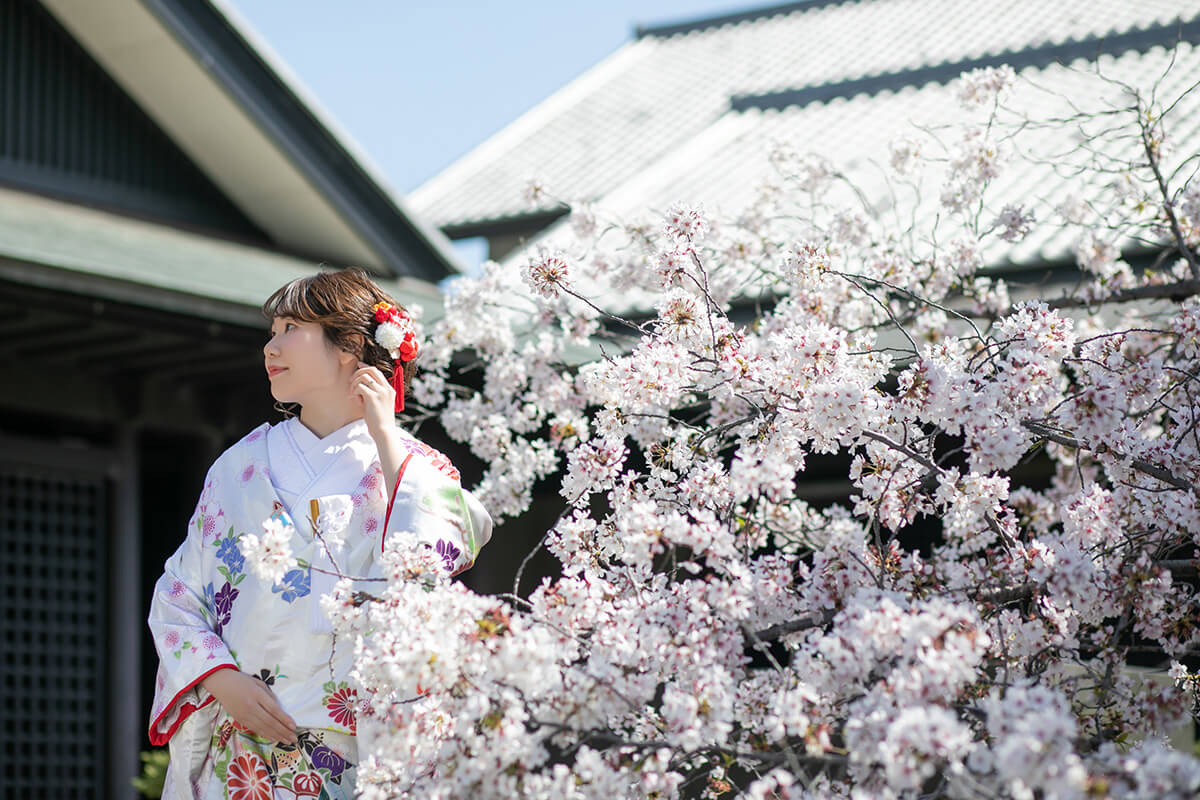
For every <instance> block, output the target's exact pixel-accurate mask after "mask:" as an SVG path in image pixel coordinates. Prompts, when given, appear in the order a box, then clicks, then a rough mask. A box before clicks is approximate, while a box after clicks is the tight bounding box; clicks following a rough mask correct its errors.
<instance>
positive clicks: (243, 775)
mask: <svg viewBox="0 0 1200 800" xmlns="http://www.w3.org/2000/svg"><path fill="white" fill-rule="evenodd" d="M225 786H226V787H227V788H228V789H229V797H230V800H271V776H270V774H269V773H268V772H267V765H266V764H265V763H263V760H262V759H261V758H259V757H258V756H256V755H251V754H249V753H247V754H245V755H240V756H238V757H237V758H235V759H234V760H233V761H231V762H230V764H229V771H228V772H227V773H226V775H225Z"/></svg>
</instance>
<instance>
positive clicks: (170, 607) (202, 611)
mask: <svg viewBox="0 0 1200 800" xmlns="http://www.w3.org/2000/svg"><path fill="white" fill-rule="evenodd" d="M211 475H212V473H211V472H210V477H209V479H208V481H206V484H205V492H204V494H203V495H202V496H201V500H200V504H199V505H198V506H197V508H196V513H195V514H194V515H193V516H192V520H191V522H190V523H189V524H188V535H187V539H185V540H184V542H183V544H182V545H181V546H180V547H179V549H178V550H176V551H175V553H174V555H172V556H171V557H170V558H169V559H167V562H166V564H165V566H164V570H163V575H162V577H161V578H159V579H158V582H157V583H156V584H155V586H154V595H153V597H152V599H151V601H150V618H149V620H148V622H149V625H150V632H151V635H152V636H153V638H154V647H155V649H156V650H157V651H158V677H157V680H156V681H155V691H154V704H153V706H152V707H151V712H150V732H149V733H150V741H151V743H153V744H154V745H156V746H161V745H164V744H166V743H167V742H168V741H170V739H171V737H172V735H174V733H175V731H176V730H178V728H179V726H180V725H182V724H183V723H184V722H185V721H186V720H187V718H188V717H190V716H191V715H192V714H193V713H194V712H196V711H198V710H199V709H201V708H204V707H205V706H207V705H209V704H210V703H212V702H213V701H214V700H215V699H216V698H214V697H213V696H212V695H211V694H209V693H208V692H207V691H206V690H205V689H204V688H203V687H201V686H200V682H201V681H203V680H204V679H205V678H207V677H208V676H209V675H211V674H212V673H214V672H216V671H217V670H220V669H226V668H233V669H237V663H236V662H235V661H234V659H233V656H232V655H231V654H230V652H229V649H228V647H226V645H225V642H224V640H223V639H222V638H221V636H220V633H221V618H220V617H219V616H217V612H218V610H219V608H220V603H221V597H220V592H214V591H213V583H212V580H213V578H212V575H213V573H214V572H216V569H215V565H214V564H213V563H211V562H213V561H215V558H214V556H213V555H210V554H209V553H207V552H205V551H206V550H214V551H215V550H216V547H205V540H206V538H213V537H214V536H219V534H214V533H213V532H214V531H215V530H216V526H217V525H218V524H221V523H223V522H224V515H223V513H222V512H221V511H220V510H219V505H218V504H217V503H216V502H215V500H214V498H213V497H212V489H213V479H212V477H211ZM206 533H208V534H209V537H206ZM218 541H219V540H218ZM228 590H229V587H222V591H226V592H227V591H228Z"/></svg>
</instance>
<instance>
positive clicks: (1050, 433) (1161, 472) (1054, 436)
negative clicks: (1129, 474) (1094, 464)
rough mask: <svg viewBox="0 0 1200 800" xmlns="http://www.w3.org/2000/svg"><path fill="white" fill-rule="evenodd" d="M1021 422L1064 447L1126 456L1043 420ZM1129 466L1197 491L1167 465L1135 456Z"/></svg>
mask: <svg viewBox="0 0 1200 800" xmlns="http://www.w3.org/2000/svg"><path fill="white" fill-rule="evenodd" d="M1021 424H1022V425H1023V426H1024V427H1025V428H1026V429H1027V430H1028V431H1030V432H1031V433H1033V434H1034V435H1035V436H1040V437H1041V438H1043V439H1048V440H1050V441H1052V442H1056V443H1058V444H1061V445H1063V446H1064V447H1073V448H1075V449H1076V450H1088V451H1090V452H1093V453H1108V454H1109V455H1112V456H1113V457H1115V458H1118V459H1124V458H1125V456H1124V455H1122V454H1121V453H1118V452H1117V451H1116V450H1111V449H1109V448H1107V447H1104V446H1103V445H1101V446H1100V447H1093V446H1091V445H1089V444H1088V443H1087V442H1082V441H1080V440H1079V439H1076V438H1074V437H1072V436H1067V435H1066V434H1062V433H1057V432H1056V431H1054V430H1052V429H1051V428H1050V427H1049V426H1047V425H1045V424H1043V423H1041V422H1037V421H1035V420H1031V419H1027V420H1024V421H1023V422H1022V423H1021ZM1129 466H1131V467H1133V468H1134V469H1135V470H1137V471H1138V472H1141V473H1142V474H1144V475H1149V476H1150V477H1151V478H1157V479H1158V480H1160V481H1162V482H1163V483H1166V484H1170V485H1171V486H1174V487H1175V488H1176V489H1182V490H1183V491H1185V492H1195V491H1196V487H1195V486H1193V485H1192V484H1191V483H1190V482H1188V481H1186V480H1184V479H1183V478H1180V477H1179V476H1177V475H1175V473H1173V472H1171V470H1169V469H1167V468H1166V467H1160V466H1158V465H1157V464H1151V463H1150V462H1149V461H1143V460H1141V459H1140V458H1135V459H1132V460H1130V462H1129Z"/></svg>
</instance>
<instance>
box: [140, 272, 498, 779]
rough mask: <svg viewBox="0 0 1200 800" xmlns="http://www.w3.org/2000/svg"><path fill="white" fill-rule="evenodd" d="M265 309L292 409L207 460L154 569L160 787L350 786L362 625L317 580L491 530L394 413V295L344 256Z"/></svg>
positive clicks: (405, 349)
mask: <svg viewBox="0 0 1200 800" xmlns="http://www.w3.org/2000/svg"><path fill="white" fill-rule="evenodd" d="M263 312H264V314H265V315H266V316H267V318H268V319H270V320H271V329H270V338H269V339H268V341H267V343H266V345H265V346H264V347H263V356H264V363H265V367H266V372H267V378H268V381H269V382H270V386H271V394H272V395H273V396H274V397H275V399H276V400H277V401H279V402H280V403H284V404H296V405H298V406H299V408H300V411H299V415H298V416H291V417H289V418H288V419H286V420H284V421H283V422H281V423H279V424H276V425H265V424H264V425H262V426H260V427H258V428H256V429H254V430H253V431H251V432H250V433H249V434H247V435H246V436H245V437H244V438H243V439H242V440H241V441H240V442H238V443H237V444H235V445H234V446H233V447H231V448H230V449H229V450H227V451H225V453H223V454H222V455H221V456H220V457H219V458H218V459H217V460H216V462H215V463H214V464H213V466H212V468H211V469H210V470H209V472H208V476H207V478H206V480H205V484H204V490H203V492H202V493H201V496H200V502H199V504H198V505H197V508H196V512H195V514H194V516H193V517H192V520H191V522H190V523H189V526H188V532H187V538H186V540H185V541H184V543H183V545H182V546H181V547H180V548H179V550H178V551H177V552H176V553H175V554H174V555H173V556H171V558H170V559H168V561H167V563H166V566H165V571H164V574H163V576H162V578H161V579H160V580H159V581H158V584H157V585H156V587H155V590H154V597H153V600H152V603H151V608H150V620H149V621H150V628H151V632H152V633H153V635H154V640H155V646H156V647H157V649H158V653H159V663H160V666H159V672H158V680H157V687H156V693H155V701H154V707H153V711H152V713H151V724H150V739H151V741H152V742H153V743H154V744H155V745H162V744H166V743H168V742H169V744H170V752H171V760H170V768H169V770H168V773H167V780H166V786H165V788H164V792H163V797H164V798H216V797H229V798H235V800H242V798H246V799H247V800H249V799H250V798H253V800H266V799H267V798H275V797H288V798H297V797H320V798H343V797H344V798H350V797H353V796H354V771H355V764H356V763H357V760H358V755H357V751H356V746H355V745H356V740H355V734H356V731H357V718H358V714H359V712H360V704H359V701H358V698H357V694H356V691H355V688H354V687H353V685H352V684H351V682H350V670H351V666H352V663H351V661H352V659H351V656H352V654H353V650H354V643H353V642H348V641H337V640H336V637H335V636H334V634H333V631H332V629H331V625H330V623H329V621H328V619H327V618H326V617H325V615H324V614H323V613H322V611H321V607H320V598H321V596H322V595H323V594H325V593H326V592H328V591H329V590H330V589H332V587H333V585H334V583H335V582H336V581H337V580H338V579H339V577H353V578H359V579H367V580H371V579H372V578H374V579H375V580H378V578H377V576H378V570H377V569H376V566H375V560H376V557H377V556H378V554H379V553H381V552H382V550H383V547H384V546H385V544H386V543H387V542H388V541H390V540H392V539H395V538H397V537H406V538H408V539H410V540H415V541H417V542H420V543H423V544H425V545H427V546H429V547H430V548H433V549H434V550H435V551H436V554H437V556H438V558H439V559H440V564H441V566H442V567H443V568H444V569H445V570H446V571H448V572H450V573H457V572H460V571H462V570H463V569H466V568H467V567H469V566H470V565H471V564H472V563H473V561H474V558H475V555H476V554H477V553H478V550H479V548H480V547H481V546H482V545H483V544H484V543H485V542H486V541H487V539H488V538H489V536H490V533H491V519H490V518H489V517H488V515H487V513H486V512H485V511H484V510H483V508H482V507H481V506H480V505H479V503H478V501H476V500H475V499H474V498H473V497H472V496H471V495H470V494H469V493H467V492H466V491H464V490H463V489H462V487H461V485H460V483H459V476H458V472H457V470H455V469H454V467H453V465H452V464H451V463H450V462H449V461H448V460H447V459H446V458H445V457H444V456H442V455H441V454H440V453H438V452H437V451H435V450H433V449H431V448H430V447H428V446H426V445H424V444H423V443H421V442H420V441H418V440H417V439H415V438H414V437H413V436H412V435H411V434H408V433H407V432H405V431H404V430H403V429H401V428H399V427H398V426H397V425H396V421H395V412H397V411H400V410H402V409H403V398H404V391H405V388H406V386H407V384H408V383H409V382H410V381H411V379H412V374H413V371H414V370H413V365H414V359H415V357H416V355H417V339H416V334H415V331H414V330H413V327H412V322H411V319H410V318H409V317H408V314H407V312H406V311H405V310H404V309H403V308H402V307H401V306H399V305H398V304H397V303H395V301H393V300H392V299H391V298H389V297H388V296H387V295H386V294H385V293H384V292H383V291H382V290H381V289H380V288H379V287H378V286H377V285H375V284H374V282H372V281H371V280H370V279H369V278H368V277H367V276H366V274H365V273H363V272H361V271H358V270H348V271H344V272H326V273H320V274H318V275H314V276H311V277H308V278H302V279H299V280H296V281H293V282H291V283H289V284H287V285H286V286H284V287H282V288H281V289H279V290H278V291H277V292H275V294H273V295H272V296H271V298H270V299H268V300H267V302H266V303H265V304H264V306H263ZM379 586H380V585H379V584H378V583H364V584H363V585H362V586H361V587H359V588H362V589H364V590H366V591H371V590H372V588H374V590H375V591H376V592H378V591H379Z"/></svg>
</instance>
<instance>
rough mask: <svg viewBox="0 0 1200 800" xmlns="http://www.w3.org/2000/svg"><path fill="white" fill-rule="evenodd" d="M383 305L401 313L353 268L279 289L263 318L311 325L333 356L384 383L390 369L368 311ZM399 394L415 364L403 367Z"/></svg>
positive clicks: (321, 275) (411, 376)
mask: <svg viewBox="0 0 1200 800" xmlns="http://www.w3.org/2000/svg"><path fill="white" fill-rule="evenodd" d="M381 302H387V303H391V304H392V305H394V306H396V307H397V308H400V309H403V310H405V311H407V309H405V308H404V306H402V305H400V304H399V303H397V302H396V301H395V300H394V299H392V297H391V296H389V295H388V294H387V293H386V292H385V291H383V289H380V288H379V286H378V285H377V284H376V283H375V281H373V280H371V278H370V277H368V275H367V273H366V272H364V271H363V270H361V269H358V268H357V267H353V268H350V269H343V270H337V271H329V272H318V273H317V274H316V275H309V276H308V277H307V278H297V279H296V280H294V281H292V282H290V283H288V284H286V285H284V286H281V287H280V288H279V289H277V290H276V291H275V293H274V294H272V295H271V296H270V297H268V298H267V302H265V303H263V307H262V311H263V315H264V316H266V318H267V319H269V320H274V319H277V318H279V317H290V318H292V319H295V320H299V321H301V322H315V323H317V324H318V325H320V326H321V330H323V331H325V338H326V339H327V340H328V341H329V343H330V344H332V345H333V346H334V347H336V348H337V349H339V350H344V351H346V352H347V353H350V354H351V355H355V356H357V357H358V359H359V360H360V361H362V362H363V363H364V364H368V365H370V366H372V367H378V368H379V370H380V371H381V372H382V373H383V374H384V375H386V376H387V377H388V378H389V379H391V377H392V373H393V371H394V369H395V366H394V365H395V362H393V361H392V358H391V356H390V355H388V351H387V350H384V349H383V347H381V346H380V345H379V343H378V342H376V341H375V329H376V328H377V327H378V325H379V323H377V322H376V321H375V313H374V311H373V309H374V306H375V304H376V303H381ZM403 366H404V391H405V394H407V393H408V388H409V385H410V384H411V383H412V379H413V375H415V374H416V371H417V367H416V361H415V360H414V361H407V362H404V365H403Z"/></svg>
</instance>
